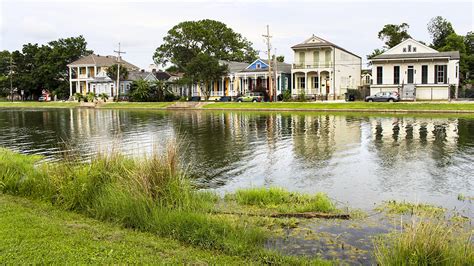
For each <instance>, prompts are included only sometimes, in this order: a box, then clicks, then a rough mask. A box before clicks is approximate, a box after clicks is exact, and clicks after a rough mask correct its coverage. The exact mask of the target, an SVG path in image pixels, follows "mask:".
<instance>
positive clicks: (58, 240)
mask: <svg viewBox="0 0 474 266" xmlns="http://www.w3.org/2000/svg"><path fill="white" fill-rule="evenodd" d="M0 235H1V236H2V237H0V262H1V264H12V265H14V264H38V263H39V264H51V263H53V264H59V263H60V264H119V263H120V264H123V263H125V264H129V263H132V264H135V263H137V262H140V263H144V264H252V262H253V261H250V260H245V259H242V258H241V257H236V256H228V255H224V254H221V253H219V252H217V251H215V250H212V251H205V250H202V249H198V248H193V247H190V246H186V245H182V244H180V243H179V242H178V241H175V240H172V239H169V238H162V237H158V236H156V235H154V234H151V233H146V232H138V231H134V230H131V229H123V228H121V227H120V226H117V225H115V224H112V223H107V222H99V221H97V220H94V219H90V218H87V217H85V216H82V215H79V214H77V213H74V212H68V211H62V210H60V209H59V208H56V207H53V206H51V204H48V203H43V202H38V201H33V200H28V199H24V198H19V197H14V196H8V195H3V194H0Z"/></svg>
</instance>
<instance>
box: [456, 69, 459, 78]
mask: <svg viewBox="0 0 474 266" xmlns="http://www.w3.org/2000/svg"><path fill="white" fill-rule="evenodd" d="M458 71H459V70H458V66H456V78H458Z"/></svg>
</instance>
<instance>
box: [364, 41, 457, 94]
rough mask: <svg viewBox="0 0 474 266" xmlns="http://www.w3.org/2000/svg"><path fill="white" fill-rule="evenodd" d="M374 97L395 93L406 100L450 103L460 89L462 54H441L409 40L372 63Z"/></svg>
mask: <svg viewBox="0 0 474 266" xmlns="http://www.w3.org/2000/svg"><path fill="white" fill-rule="evenodd" d="M371 62H372V79H373V83H372V85H371V87H370V93H371V95H373V94H375V93H377V92H382V91H396V92H398V93H400V97H401V98H402V99H404V100H447V99H449V97H450V90H449V87H450V86H454V87H455V88H457V87H458V86H459V52H458V51H452V52H438V51H436V50H434V49H432V48H430V47H428V46H426V45H424V44H422V43H420V42H417V41H415V40H413V39H408V40H405V41H403V42H401V43H400V44H398V45H396V46H394V47H392V48H391V49H389V50H387V51H386V52H384V53H383V54H381V55H378V56H376V57H374V58H373V59H372V60H371Z"/></svg>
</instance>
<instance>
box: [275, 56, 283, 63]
mask: <svg viewBox="0 0 474 266" xmlns="http://www.w3.org/2000/svg"><path fill="white" fill-rule="evenodd" d="M276 60H277V62H280V63H284V62H285V56H284V55H279V56H277V58H276Z"/></svg>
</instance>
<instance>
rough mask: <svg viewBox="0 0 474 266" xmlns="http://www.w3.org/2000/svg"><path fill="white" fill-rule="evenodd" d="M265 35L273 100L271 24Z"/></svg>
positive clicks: (269, 83)
mask: <svg viewBox="0 0 474 266" xmlns="http://www.w3.org/2000/svg"><path fill="white" fill-rule="evenodd" d="M262 36H263V37H265V38H266V43H267V53H268V89H269V92H270V101H273V88H272V86H273V82H272V59H271V49H272V48H271V43H270V39H271V38H272V36H270V26H269V25H267V34H266V35H265V34H264V35H262Z"/></svg>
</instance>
